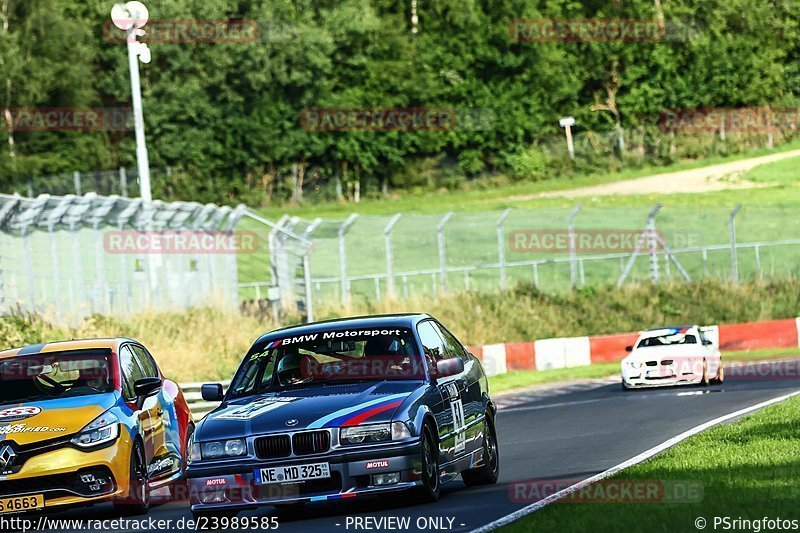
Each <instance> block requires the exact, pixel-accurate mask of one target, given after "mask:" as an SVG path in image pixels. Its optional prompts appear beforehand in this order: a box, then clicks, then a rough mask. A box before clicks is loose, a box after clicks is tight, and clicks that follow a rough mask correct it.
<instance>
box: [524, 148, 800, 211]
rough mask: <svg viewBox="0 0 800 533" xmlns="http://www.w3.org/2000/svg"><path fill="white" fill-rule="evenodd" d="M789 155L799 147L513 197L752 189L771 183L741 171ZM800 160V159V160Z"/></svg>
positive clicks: (797, 155) (572, 196)
mask: <svg viewBox="0 0 800 533" xmlns="http://www.w3.org/2000/svg"><path fill="white" fill-rule="evenodd" d="M789 157H800V150H792V151H790V152H781V153H778V154H771V155H765V156H761V157H753V158H751V159H741V160H739V161H731V162H730V163H720V164H717V165H711V166H708V167H703V168H694V169H690V170H681V171H679V172H669V173H667V174H656V175H653V176H645V177H643V178H636V179H630V180H624V181H615V182H612V183H604V184H601V185H592V186H589V187H580V188H577V189H566V190H562V191H549V192H543V193H539V194H532V195H527V196H526V197H522V196H519V197H514V200H527V199H531V198H546V197H554V196H559V197H566V198H575V197H579V196H606V195H609V194H652V193H663V192H709V191H721V190H724V189H750V188H753V187H767V186H769V184H768V183H755V182H752V181H747V180H742V179H741V175H742V174H744V173H745V172H747V171H749V170H750V169H752V168H754V167H757V166H759V165H763V164H766V163H772V162H774V161H779V160H781V159H787V158H789ZM799 164H800V163H799Z"/></svg>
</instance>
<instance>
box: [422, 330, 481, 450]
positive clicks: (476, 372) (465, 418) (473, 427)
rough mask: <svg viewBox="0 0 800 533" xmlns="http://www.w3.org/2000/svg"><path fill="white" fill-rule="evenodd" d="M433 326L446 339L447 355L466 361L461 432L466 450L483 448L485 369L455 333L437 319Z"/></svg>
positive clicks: (461, 385)
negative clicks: (483, 387)
mask: <svg viewBox="0 0 800 533" xmlns="http://www.w3.org/2000/svg"><path fill="white" fill-rule="evenodd" d="M433 326H434V328H435V329H436V331H437V332H438V333H439V335H440V336H441V337H442V339H443V340H444V344H445V350H446V353H447V357H458V358H460V359H461V360H462V361H463V362H464V372H463V374H462V375H461V379H459V380H458V385H459V388H460V389H461V395H460V396H461V402H462V410H463V413H462V420H461V423H462V424H461V432H462V434H464V438H465V440H466V443H467V444H466V449H465V450H464V451H465V452H467V453H470V452H472V451H474V450H477V449H481V446H482V445H483V441H482V438H477V437H479V436H480V437H482V435H480V433H481V431H482V429H483V424H482V422H483V417H484V414H485V410H484V406H483V394H482V392H481V384H480V379H481V376H482V374H483V371H482V369H481V366H480V365H479V364H477V362H476V361H475V360H474V359H473V358H471V357H469V355H467V351H466V350H465V349H464V346H463V345H462V344H461V342H459V340H458V339H457V338H456V337H455V335H453V334H452V333H450V331H449V330H448V329H447V328H445V327H444V326H443V325H442V324H441V323H439V322H437V321H434V322H433Z"/></svg>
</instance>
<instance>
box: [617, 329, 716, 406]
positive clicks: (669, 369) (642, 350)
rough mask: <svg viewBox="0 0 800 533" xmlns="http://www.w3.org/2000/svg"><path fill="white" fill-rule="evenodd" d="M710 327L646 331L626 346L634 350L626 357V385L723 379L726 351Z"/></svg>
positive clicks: (676, 383) (712, 381)
mask: <svg viewBox="0 0 800 533" xmlns="http://www.w3.org/2000/svg"><path fill="white" fill-rule="evenodd" d="M708 331H709V329H708V328H701V327H698V326H678V327H669V328H660V329H651V330H647V331H643V332H642V333H641V335H639V338H638V339H637V340H636V344H634V345H633V346H628V347H627V348H626V350H627V351H629V352H631V353H630V354H629V355H628V356H627V357H625V358H624V359H623V360H622V388H623V389H625V390H629V389H638V388H642V387H662V386H667V385H689V384H701V385H708V384H710V383H722V381H723V380H724V379H725V375H724V369H723V366H722V355H721V354H720V352H719V347H718V346H716V345H715V343H714V342H712V341H711V340H710V339H709V338H708V336H707V335H706V333H707V332H708Z"/></svg>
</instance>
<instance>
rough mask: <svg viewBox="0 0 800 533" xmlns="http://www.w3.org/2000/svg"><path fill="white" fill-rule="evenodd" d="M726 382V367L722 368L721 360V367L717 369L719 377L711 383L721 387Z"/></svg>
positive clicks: (720, 361) (720, 359)
mask: <svg viewBox="0 0 800 533" xmlns="http://www.w3.org/2000/svg"><path fill="white" fill-rule="evenodd" d="M723 381H725V367H724V366H722V358H721V357H720V358H719V366H718V367H717V377H715V378H714V379H712V380H711V383H713V384H715V385H719V384H720V383H722V382H723Z"/></svg>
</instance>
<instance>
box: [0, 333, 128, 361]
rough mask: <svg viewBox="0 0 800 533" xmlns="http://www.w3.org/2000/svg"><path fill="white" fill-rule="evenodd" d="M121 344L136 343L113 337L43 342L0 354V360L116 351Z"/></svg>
mask: <svg viewBox="0 0 800 533" xmlns="http://www.w3.org/2000/svg"><path fill="white" fill-rule="evenodd" d="M123 342H136V341H134V340H133V339H127V338H124V337H115V338H108V339H71V340H65V341H56V342H43V343H40V344H29V345H28V346H23V347H21V348H12V349H10V350H3V351H2V352H0V359H7V358H9V357H16V356H18V355H36V354H39V353H52V352H65V351H69V350H87V349H92V348H109V349H111V350H116V349H118V348H119V345H120V344H122V343H123Z"/></svg>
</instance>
